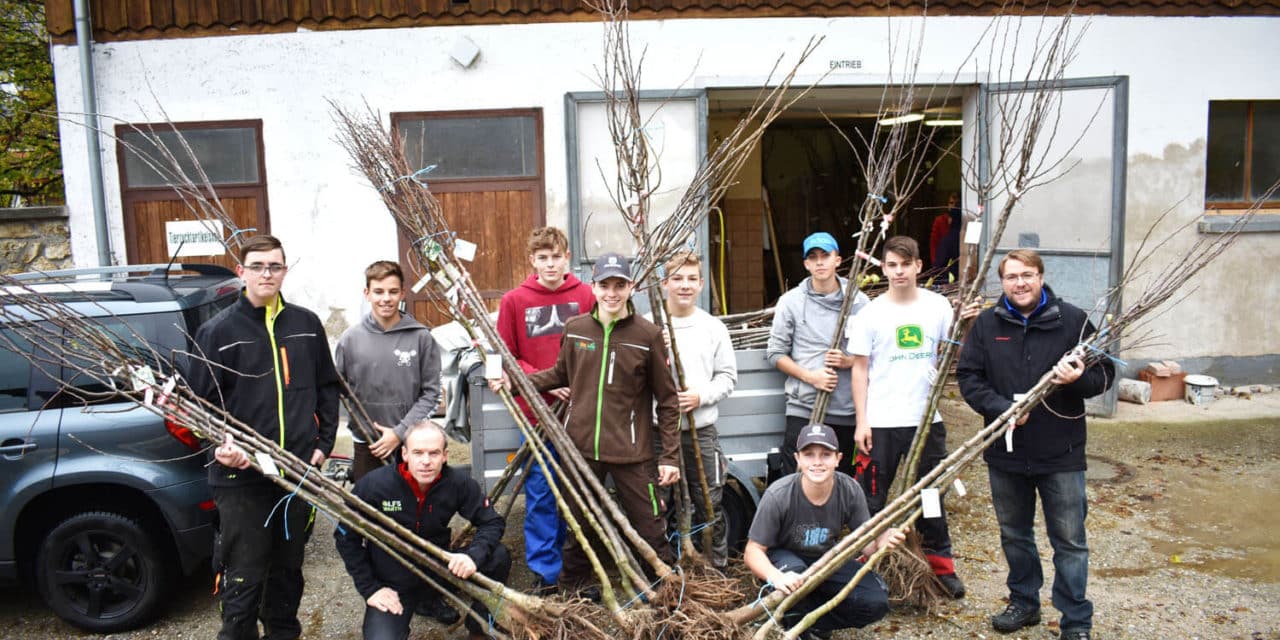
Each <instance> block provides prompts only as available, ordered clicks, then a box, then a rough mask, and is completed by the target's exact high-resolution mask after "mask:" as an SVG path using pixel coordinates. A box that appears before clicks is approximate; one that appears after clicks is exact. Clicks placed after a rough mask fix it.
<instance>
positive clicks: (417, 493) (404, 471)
mask: <svg viewBox="0 0 1280 640" xmlns="http://www.w3.org/2000/svg"><path fill="white" fill-rule="evenodd" d="M396 469H397V470H398V471H399V472H400V477H401V478H404V481H405V482H406V483H408V484H409V489H410V490H412V491H413V496H414V497H415V498H417V499H418V504H422V501H423V500H425V499H426V498H427V494H428V493H431V489H432V487H435V486H436V485H437V484H440V479H441V478H443V477H444V467H441V468H440V474H439V475H437V476H436V479H435V480H434V481H433V482H432V483H431V484H429V485H427V488H426V489H419V488H418V481H417V480H416V479H414V477H413V474H412V473H410V472H409V463H407V462H401V463H400V465H399V466H398V467H396Z"/></svg>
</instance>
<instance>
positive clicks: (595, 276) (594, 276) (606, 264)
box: [591, 253, 633, 282]
mask: <svg viewBox="0 0 1280 640" xmlns="http://www.w3.org/2000/svg"><path fill="white" fill-rule="evenodd" d="M606 278H622V279H623V280H626V281H627V282H631V281H632V280H633V278H632V277H631V263H630V262H628V261H627V258H626V257H625V256H623V255H622V254H618V253H606V254H604V255H602V256H600V257H599V258H596V266H595V268H594V269H592V270H591V281H592V282H600V281H601V280H604V279H606Z"/></svg>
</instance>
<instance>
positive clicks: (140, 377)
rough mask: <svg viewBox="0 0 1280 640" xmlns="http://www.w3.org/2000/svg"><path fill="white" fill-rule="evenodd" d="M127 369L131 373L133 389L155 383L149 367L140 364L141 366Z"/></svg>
mask: <svg viewBox="0 0 1280 640" xmlns="http://www.w3.org/2000/svg"><path fill="white" fill-rule="evenodd" d="M129 371H130V373H132V374H133V390H134V391H141V390H142V388H143V387H150V386H151V385H154V384H155V383H156V376H155V374H153V373H151V367H148V366H146V365H142V366H141V367H133V368H131V369H130V370H129Z"/></svg>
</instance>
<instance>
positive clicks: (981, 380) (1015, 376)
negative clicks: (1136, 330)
mask: <svg viewBox="0 0 1280 640" xmlns="http://www.w3.org/2000/svg"><path fill="white" fill-rule="evenodd" d="M1000 281H1001V283H1002V286H1003V288H1004V295H1003V296H1001V298H1000V300H999V301H998V302H996V304H995V306H994V307H992V308H990V309H987V310H985V311H983V312H982V313H981V314H980V315H979V316H978V318H977V320H976V321H975V322H974V324H973V328H972V329H970V331H969V335H968V337H967V338H965V344H964V349H963V350H962V351H961V352H960V364H959V366H958V368H957V377H958V379H959V382H960V392H961V393H962V394H963V395H964V399H965V402H967V403H969V406H970V407H973V409H974V411H977V412H978V413H980V414H982V417H983V419H984V420H985V421H987V422H988V423H990V422H992V421H994V420H995V419H996V418H997V417H998V416H1000V414H1002V413H1004V412H1005V411H1006V410H1007V409H1008V408H1009V407H1010V406H1011V405H1012V404H1013V403H1014V399H1015V396H1017V395H1019V394H1022V393H1025V392H1026V391H1027V390H1029V389H1030V388H1031V387H1033V386H1035V384H1036V383H1037V382H1038V381H1039V379H1040V376H1042V375H1044V374H1045V373H1046V372H1052V373H1053V382H1054V383H1055V384H1057V385H1059V386H1058V387H1057V388H1056V389H1055V390H1054V391H1053V392H1052V393H1051V394H1049V395H1048V396H1046V397H1045V398H1044V400H1043V401H1042V403H1041V404H1040V405H1039V406H1037V407H1036V408H1034V409H1032V410H1031V411H1030V412H1029V413H1027V414H1026V415H1024V416H1023V417H1022V418H1021V419H1020V420H1018V422H1017V425H1016V428H1014V430H1013V431H1012V433H1013V436H1012V438H1011V439H1005V438H1001V439H1000V440H999V441H997V442H995V443H994V444H992V445H991V446H990V447H988V448H987V450H986V452H984V454H983V458H984V459H985V460H986V461H987V475H988V477H989V479H990V481H991V502H992V504H993V505H994V506H995V511H996V520H997V521H998V522H999V523H1000V545H1001V547H1003V549H1004V556H1005V560H1006V561H1007V562H1008V563H1009V575H1008V578H1007V579H1006V581H1005V582H1006V584H1007V585H1008V587H1009V605H1008V607H1006V608H1005V610H1004V612H1002V613H1000V614H998V615H996V616H993V617H992V618H991V626H992V627H994V628H995V630H996V631H999V632H1001V633H1011V632H1013V631H1017V630H1019V629H1021V628H1023V627H1028V626H1033V625H1038V624H1040V587H1041V586H1042V585H1043V584H1044V573H1043V571H1042V569H1041V566H1040V554H1039V552H1038V551H1037V550H1036V539H1035V530H1034V524H1035V506H1036V494H1037V493H1039V495H1040V503H1041V507H1042V508H1043V510H1044V521H1045V530H1046V532H1047V533H1048V535H1049V544H1050V545H1051V546H1052V547H1053V566H1054V577H1053V606H1054V608H1056V609H1057V610H1058V611H1059V612H1060V613H1062V621H1061V623H1060V626H1059V628H1060V629H1061V634H1060V635H1059V637H1060V638H1063V639H1064V640H1088V638H1089V635H1090V633H1091V631H1092V628H1093V603H1091V602H1090V601H1089V600H1088V598H1086V597H1085V586H1086V584H1087V582H1088V578H1089V546H1088V544H1087V542H1086V540H1085V527H1084V520H1085V514H1086V512H1087V509H1088V508H1087V498H1086V496H1085V478H1084V472H1085V454H1084V448H1085V440H1086V438H1085V436H1086V431H1085V417H1084V415H1085V409H1084V401H1085V399H1086V398H1089V397H1092V396H1096V395H1098V394H1100V393H1102V392H1103V391H1106V389H1107V388H1108V387H1110V386H1111V383H1112V381H1114V380H1115V365H1113V364H1112V363H1111V361H1110V360H1108V359H1106V358H1103V359H1102V360H1101V361H1100V362H1099V363H1098V364H1095V365H1093V366H1091V367H1088V368H1086V367H1084V366H1083V365H1082V363H1081V362H1080V360H1079V359H1078V358H1076V357H1075V356H1072V355H1070V352H1071V351H1072V350H1073V349H1074V348H1075V346H1076V345H1077V344H1079V343H1080V340H1082V339H1083V338H1085V337H1087V336H1089V335H1090V334H1092V333H1093V332H1094V327H1093V323H1091V322H1089V317H1088V315H1087V314H1085V312H1084V311H1082V310H1080V309H1079V308H1077V307H1075V306H1073V305H1071V304H1068V303H1067V302H1065V301H1063V300H1062V299H1060V298H1058V297H1057V296H1056V295H1054V293H1053V290H1052V289H1050V288H1049V287H1048V286H1046V285H1045V284H1044V261H1043V260H1042V259H1041V258H1040V255H1039V254H1038V253H1036V252H1035V251H1032V250H1030V249H1015V250H1013V251H1010V252H1009V253H1008V255H1006V256H1005V257H1004V259H1003V260H1001V261H1000ZM1064 354H1065V355H1064Z"/></svg>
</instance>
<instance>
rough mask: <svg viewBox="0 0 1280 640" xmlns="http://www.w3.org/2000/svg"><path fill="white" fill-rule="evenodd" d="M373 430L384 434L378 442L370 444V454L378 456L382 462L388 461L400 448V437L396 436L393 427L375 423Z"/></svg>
mask: <svg viewBox="0 0 1280 640" xmlns="http://www.w3.org/2000/svg"><path fill="white" fill-rule="evenodd" d="M373 428H374V429H377V430H378V432H379V433H381V434H382V436H381V437H379V438H378V441H377V442H370V443H369V453H372V454H373V455H375V456H377V457H378V458H379V459H381V460H386V459H387V456H389V455H391V454H392V453H394V452H395V450H396V447H398V446H400V436H397V435H396V430H395V429H392V428H391V427H384V426H382V425H380V424H378V423H376V422H375V423H373Z"/></svg>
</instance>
